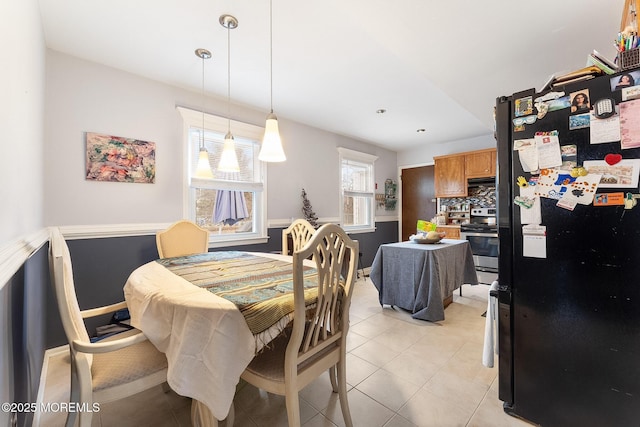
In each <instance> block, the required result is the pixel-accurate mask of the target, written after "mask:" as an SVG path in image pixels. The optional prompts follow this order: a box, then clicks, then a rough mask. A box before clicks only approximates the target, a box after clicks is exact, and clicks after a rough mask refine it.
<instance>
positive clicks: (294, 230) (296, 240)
mask: <svg viewBox="0 0 640 427" xmlns="http://www.w3.org/2000/svg"><path fill="white" fill-rule="evenodd" d="M315 232H316V229H315V228H313V225H311V224H310V223H309V221H307V220H306V219H296V220H295V221H293V222H292V223H291V225H290V226H289V227H287V228H285V229H284V230H282V255H289V238H291V241H292V248H291V251H292V252H295V251H298V250H300V249H302V248H303V247H304V245H305V244H306V243H307V242H308V241H309V239H311V236H313V234H314V233H315Z"/></svg>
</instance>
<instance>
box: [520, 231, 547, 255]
mask: <svg viewBox="0 0 640 427" xmlns="http://www.w3.org/2000/svg"><path fill="white" fill-rule="evenodd" d="M522 256H525V257H530V258H546V257H547V227H545V226H544V225H523V226H522Z"/></svg>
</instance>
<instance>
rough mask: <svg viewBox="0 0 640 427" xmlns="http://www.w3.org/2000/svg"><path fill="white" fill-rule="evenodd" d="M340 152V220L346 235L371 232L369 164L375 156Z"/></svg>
mask: <svg viewBox="0 0 640 427" xmlns="http://www.w3.org/2000/svg"><path fill="white" fill-rule="evenodd" d="M338 152H339V153H340V219H341V223H342V227H343V228H344V229H345V230H346V231H348V232H371V231H374V230H375V218H374V213H375V204H374V203H375V191H374V189H375V182H374V172H373V171H374V170H373V163H374V162H375V161H376V159H377V158H378V157H376V156H372V155H371V154H365V153H360V152H358V151H353V150H349V149H346V148H338Z"/></svg>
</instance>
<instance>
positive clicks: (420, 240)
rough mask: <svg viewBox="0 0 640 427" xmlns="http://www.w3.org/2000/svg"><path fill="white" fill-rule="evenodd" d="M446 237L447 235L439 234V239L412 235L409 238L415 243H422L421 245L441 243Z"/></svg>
mask: <svg viewBox="0 0 640 427" xmlns="http://www.w3.org/2000/svg"><path fill="white" fill-rule="evenodd" d="M444 236H445V233H439V234H438V236H437V237H431V238H430V237H427V236H426V235H425V234H417V235H416V234H412V235H411V236H409V240H410V241H412V242H414V243H420V244H434V243H440V240H442V239H443V238H444Z"/></svg>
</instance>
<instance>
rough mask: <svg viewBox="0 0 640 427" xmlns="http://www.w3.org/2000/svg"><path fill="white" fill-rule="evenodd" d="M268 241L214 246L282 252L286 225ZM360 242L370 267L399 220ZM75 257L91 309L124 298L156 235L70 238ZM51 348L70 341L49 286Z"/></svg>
mask: <svg viewBox="0 0 640 427" xmlns="http://www.w3.org/2000/svg"><path fill="white" fill-rule="evenodd" d="M268 233H269V241H268V243H266V244H257V245H244V246H229V247H225V248H216V249H212V250H216V251H217V250H238V251H255V252H279V251H280V250H281V249H282V228H270V229H269V230H268ZM351 237H352V238H353V239H356V240H358V242H359V243H360V252H361V253H362V257H361V260H360V261H361V266H362V267H368V266H370V265H371V263H372V262H373V258H374V256H375V254H376V251H377V250H378V247H379V246H380V245H381V244H383V243H390V242H397V241H398V222H397V221H390V222H379V223H377V224H376V231H375V232H373V233H361V234H354V235H352V236H351ZM67 244H68V246H69V251H70V252H71V258H72V261H73V276H74V281H75V285H76V294H77V296H78V304H79V305H80V308H82V309H87V308H92V307H97V306H101V305H107V304H112V303H115V302H118V301H122V299H123V292H122V287H123V286H124V284H125V282H126V281H127V278H128V277H129V274H131V272H132V271H133V270H135V269H136V268H137V267H139V266H141V265H143V264H145V263H147V262H149V261H152V260H154V259H157V258H158V251H157V249H156V241H155V236H134V237H113V238H101V239H83V240H69V241H67ZM47 292H48V295H49V296H48V298H47V322H46V328H47V330H46V337H47V339H46V346H47V348H51V347H56V346H59V345H63V344H66V343H67V341H66V337H65V335H64V331H63V330H62V324H61V323H60V318H59V314H58V308H57V306H56V302H55V298H54V296H53V293H52V291H51V290H50V287H49V290H47ZM108 321H109V316H105V317H102V318H96V319H88V320H87V327H88V328H89V331H90V334H91V333H93V331H94V330H95V327H96V326H99V325H103V324H106V323H108Z"/></svg>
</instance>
